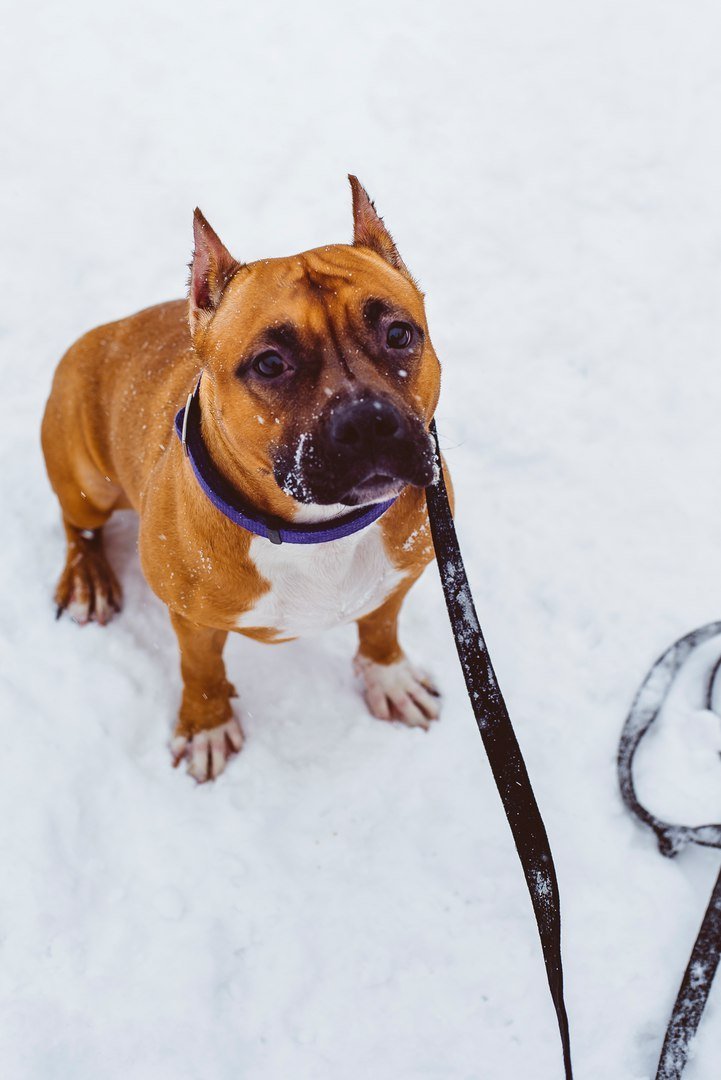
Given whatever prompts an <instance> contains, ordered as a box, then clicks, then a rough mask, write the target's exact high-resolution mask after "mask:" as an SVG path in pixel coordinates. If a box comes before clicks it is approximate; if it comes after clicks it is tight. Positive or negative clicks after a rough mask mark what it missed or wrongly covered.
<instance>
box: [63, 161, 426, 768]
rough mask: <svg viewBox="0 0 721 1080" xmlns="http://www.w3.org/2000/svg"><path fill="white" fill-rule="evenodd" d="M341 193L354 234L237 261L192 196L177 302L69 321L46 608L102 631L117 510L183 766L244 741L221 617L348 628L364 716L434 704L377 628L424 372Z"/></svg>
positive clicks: (214, 761) (406, 528)
mask: <svg viewBox="0 0 721 1080" xmlns="http://www.w3.org/2000/svg"><path fill="white" fill-rule="evenodd" d="M351 187H352V191H353V216H354V239H353V243H352V244H350V245H347V244H334V245H331V246H329V247H322V248H316V249H315V250H313V251H307V252H304V253H303V254H301V255H294V256H291V257H289V258H283V259H264V260H261V261H259V262H254V263H239V262H236V261H235V259H233V258H232V256H231V255H230V254H229V252H228V251H227V250H226V248H225V247H224V246H223V244H222V243H221V241H220V240H219V239H218V237H217V236H216V234H215V232H214V231H213V230H212V229H211V227H210V226H209V225H208V223H207V222H206V221H205V219H204V217H203V216H202V214H201V213H200V212H199V211H197V210H196V212H195V219H194V233H195V251H194V254H193V262H192V269H191V278H190V296H189V299H188V301H183V300H178V301H173V302H170V303H166V304H160V305H158V306H157V307H152V308H148V309H147V310H145V311H141V312H139V313H138V314H137V315H133V316H131V317H129V318H126V319H121V320H120V321H119V322H116V323H112V324H111V325H108V326H102V327H99V328H98V329H96V330H92V331H91V332H90V333H88V334H86V335H85V336H84V337H83V338H81V339H80V341H78V342H77V343H76V344H75V345H73V346H72V348H71V349H70V350H69V351H68V352H67V353H66V355H65V356H64V357H63V359H62V360H61V362H60V364H59V366H58V369H57V372H56V374H55V379H54V382H53V387H52V392H51V394H50V399H49V401H48V404H47V409H46V412H45V418H44V421H43V430H42V438H43V450H44V453H45V460H46V464H47V470H48V474H49V476H50V481H51V483H52V486H53V488H54V490H55V493H56V495H57V497H58V500H59V502H60V506H61V510H62V517H63V524H64V528H65V534H66V537H67V556H66V563H65V568H64V570H63V572H62V574H61V576H60V580H59V582H58V586H57V591H56V601H57V606H58V612H62V611H63V610H67V611H68V612H69V614H70V615H71V616H72V617H73V618H74V619H75V621H76V622H78V623H81V624H82V623H86V622H88V621H90V620H95V621H96V622H98V623H103V624H104V623H106V622H107V621H108V620H109V619H110V618H111V617H112V615H113V613H114V612H116V611H118V610H119V608H120V601H121V591H120V586H119V585H118V582H117V580H116V577H115V575H114V573H113V571H112V568H111V567H110V565H109V563H108V561H107V558H106V555H105V552H104V549H103V540H102V528H103V525H104V524H105V522H106V521H107V520H108V518H109V517H110V515H111V514H112V512H113V510H116V509H121V508H133V509H135V510H136V511H137V512H138V514H139V516H140V540H139V547H140V557H141V561H142V566H143V571H144V573H145V576H146V578H147V580H148V582H149V584H150V586H151V588H152V589H153V590H154V591H155V592H156V593H157V595H158V596H159V597H160V598H161V600H163V601H164V603H165V604H167V606H168V608H169V610H170V617H171V620H172V623H173V626H174V628H175V631H176V634H177V636H178V644H179V646H180V657H181V671H182V677H183V697H182V703H181V707H180V715H179V718H178V723H177V727H176V729H175V734H174V737H173V739H172V742H171V747H172V752H173V756H174V759H175V761H176V762H177V761H180V760H182V759H184V758H187V761H188V767H189V771H190V773H191V774H192V775H193V776H194V777H195V778H196V779H197V780H200V781H202V780H207V779H211V778H214V777H216V776H217V775H218V774H219V773H220V772H221V771H222V770H223V768H224V767H225V765H226V762H227V760H228V758H229V756H230V755H231V754H232V753H233V752H234V751H237V750H239V749H240V747H241V744H242V739H243V736H242V732H241V727H240V724H239V721H238V720H237V719H236V717H235V716H234V714H233V711H232V708H231V702H230V699H231V698H232V697H234V696H235V690H234V688H233V686H232V685H231V684H230V683H229V682H228V680H227V678H226V673H225V666H224V664H223V655H222V654H223V646H224V644H225V640H226V637H227V635H228V632H229V631H231V630H234V631H237V632H239V633H241V634H246V635H248V636H250V637H253V638H256V639H258V640H260V641H264V642H269V643H273V642H279V641H287V640H288V639H290V638H293V637H297V636H299V635H301V634H305V633H308V632H311V631H315V630H319V629H325V628H326V627H332V626H335V625H337V624H339V623H344V622H351V621H353V622H356V623H357V626H358V652H357V655H356V659H355V666H356V671H357V672H358V675H359V677H360V679H361V680H362V683H363V685H364V690H365V697H366V701H367V704H368V707H369V709H370V711H371V712H372V713H373V715H374V716H377V717H379V718H380V719H384V720H399V721H402V722H404V723H406V724H409V725H414V726H420V727H427V726H428V724H429V722H430V721H431V720H433V719H434V718H435V717H437V715H438V695H437V692H436V691H435V689H434V688H433V686H432V684H431V683H430V681H429V680H428V678H427V676H425V675H422V674H421V673H420V672H419V671H418V670H417V669H416V668H415V667H414V666H413V665H412V664H411V663H410V662H409V661H408V659H407V658H406V657H405V655H404V653H403V650H402V649H401V647H400V645H399V642H398V633H397V625H398V615H399V611H400V608H401V605H402V603H403V600H404V597H405V595H406V593H407V592H408V590H409V589H410V587H411V585H412V584H413V582H414V581H416V580H417V578H418V577H419V575H420V574H421V572H422V570H423V568H424V567H425V565H426V564H427V563H428V562H429V561H430V559H431V558H432V555H433V552H432V545H431V540H430V533H429V529H428V521H427V516H426V508H425V499H424V492H423V489H424V487H425V485H427V484H428V483H429V482H430V481H431V480H432V478H433V454H432V446H431V441H430V437H429V434H428V426H429V423H430V421H431V418H432V416H433V412H434V410H435V407H436V403H437V401H438V393H439V387H440V369H439V365H438V360H437V358H436V355H435V353H434V351H433V346H432V345H431V341H430V337H429V334H428V327H427V324H426V317H425V312H424V306H423V296H422V294H421V292H420V291H419V289H418V288H417V286H416V284H415V282H414V281H413V278H412V277H411V275H410V274H409V272H408V270H407V269H406V266H405V264H404V263H403V260H402V259H401V257H400V255H399V254H398V251H397V250H396V247H395V244H394V242H393V240H392V238H391V236H390V234H389V232H388V231H387V229H386V228H385V226H384V224H383V222H382V220H381V219H380V217H379V216H378V215H377V214H376V212H375V209H374V207H373V204H372V203H371V201H370V200H369V198H368V196H367V194H366V192H365V191H364V190H363V188H362V187H361V186H360V184H359V183H358V181H357V180H356V179H355V178H354V177H351ZM184 406H185V409H184V410H183V407H184ZM179 436H181V437H179Z"/></svg>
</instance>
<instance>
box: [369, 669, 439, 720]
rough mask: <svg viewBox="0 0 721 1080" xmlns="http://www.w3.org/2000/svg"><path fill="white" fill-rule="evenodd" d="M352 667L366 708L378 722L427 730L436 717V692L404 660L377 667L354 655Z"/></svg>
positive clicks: (430, 684)
mask: <svg viewBox="0 0 721 1080" xmlns="http://www.w3.org/2000/svg"><path fill="white" fill-rule="evenodd" d="M353 666H354V668H355V672H356V674H357V675H358V676H359V677H360V679H361V680H362V683H363V692H364V696H365V700H366V705H367V706H368V709H369V711H370V712H371V713H372V714H373V716H375V717H377V718H378V719H379V720H400V721H401V722H402V723H403V724H408V726H409V727H421V728H425V729H426V730H427V729H428V727H429V726H430V723H431V720H437V719H438V717H439V716H440V711H441V710H440V694H439V693H438V690H437V689H436V687H435V686H434V685H433V683H432V682H431V680H430V678H429V677H428V676H427V675H423V674H421V673H420V672H419V671H417V670H416V668H414V667H413V665H412V664H411V663H410V662H409V661H408V660H406V658H405V657H403V658H402V659H401V660H398V661H396V663H394V664H377V663H376V662H375V661H374V660H369V659H368V657H366V656H361V655H358V656H356V658H355V661H354V664H353Z"/></svg>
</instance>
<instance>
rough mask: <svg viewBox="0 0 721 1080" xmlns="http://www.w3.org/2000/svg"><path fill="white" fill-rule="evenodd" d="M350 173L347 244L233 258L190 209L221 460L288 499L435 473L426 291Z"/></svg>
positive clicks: (195, 330)
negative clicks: (237, 464)
mask: <svg viewBox="0 0 721 1080" xmlns="http://www.w3.org/2000/svg"><path fill="white" fill-rule="evenodd" d="M350 182H351V187H352V191H353V217H354V238H353V244H352V245H346V244H334V245H332V246H329V247H323V248H316V249H315V250H313V251H307V252H304V253H303V254H301V255H295V256H291V257H290V258H284V259H265V260H262V261H259V262H254V263H249V264H242V263H238V262H236V261H235V260H234V259H233V258H232V256H231V255H230V254H229V252H228V251H227V250H226V248H225V247H224V246H223V244H222V243H221V241H220V240H219V238H218V237H217V236H216V234H215V232H214V231H213V230H212V229H211V227H210V226H209V225H208V223H207V222H206V220H205V218H204V217H203V215H202V214H201V213H200V211H199V210H196V212H195V219H194V232H195V251H194V255H193V261H192V265H191V276H190V303H189V318H190V328H191V334H192V338H193V343H194V346H195V349H196V351H197V353H198V355H199V357H200V359H201V362H202V365H203V369H204V371H205V373H206V377H207V381H208V382H209V388H208V394H209V395H210V397H209V400H210V402H211V412H212V418H213V420H214V421H215V422H216V423H217V425H218V426H219V427H220V429H221V432H222V437H223V441H224V443H225V445H226V446H227V447H228V449H229V452H230V454H231V457H233V458H234V459H235V460H237V461H243V462H244V463H245V464H246V466H247V465H250V467H251V468H252V471H253V473H254V474H255V476H256V477H258V478H259V479H260V480H262V483H263V484H264V485H274V486H275V488H276V494H277V489H278V488H279V489H280V490H281V491H282V492H284V493H285V495H286V496H287V497H290V498H292V499H293V500H295V502H296V503H312V504H322V505H331V504H342V505H344V506H359V505H363V504H367V503H373V502H379V501H382V500H383V499H387V498H390V497H391V496H393V495H396V494H398V492H400V491H401V490H402V488H403V487H405V485H407V484H414V485H417V486H419V487H420V486H424V485H426V484H428V483H429V482H430V481H431V479H432V476H433V453H432V445H431V441H430V436H429V434H428V425H429V423H430V420H431V418H432V416H433V412H434V410H435V407H436V403H437V401H438V394H439V389H440V368H439V364H438V359H437V357H436V355H435V353H434V351H433V346H432V345H431V341H430V337H429V335H428V327H427V324H426V317H425V312H424V307H423V295H422V293H421V292H420V291H419V289H418V287H417V286H416V284H415V282H414V281H413V278H412V277H411V275H410V274H409V272H408V270H407V269H406V267H405V265H404V263H403V260H402V259H401V257H400V255H399V254H398V251H397V250H396V247H395V244H394V242H393V240H392V238H391V235H390V233H389V232H388V231H387V229H386V228H385V226H384V224H383V222H382V220H381V218H380V217H379V216H378V214H377V213H376V211H375V208H374V206H373V203H372V202H371V201H370V199H369V197H368V195H367V194H366V192H365V191H364V189H363V188H362V187H361V185H360V184H359V183H358V181H357V180H356V178H355V177H350ZM276 504H277V500H276Z"/></svg>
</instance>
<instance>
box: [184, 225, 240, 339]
mask: <svg viewBox="0 0 721 1080" xmlns="http://www.w3.org/2000/svg"><path fill="white" fill-rule="evenodd" d="M193 240H194V249H193V261H192V262H191V264H190V290H189V297H188V301H189V303H188V318H189V321H190V333H191V334H192V335H193V337H194V336H195V334H196V333H197V331H198V330H201V329H202V328H203V327H204V326H206V325H207V324H208V323H209V322H210V320H211V318H212V317H213V312H214V311H215V309H216V308H217V306H218V304H219V303H220V300H221V297H222V295H223V293H224V291H225V288H226V286H227V284H228V282H229V281H230V279H231V278H232V276H233V274H234V273H235V272H236V270H238V269H239V268H240V263H239V262H236V261H235V259H234V258H233V256H232V255H231V254H230V252H229V251H228V249H227V248H226V247H225V245H224V244H223V243H222V241H221V240H220V238H219V236H218V235H217V233H216V232H215V230H214V229H212V228H211V227H210V225H209V224H208V222H207V221H206V220H205V218H204V217H203V215H202V214H201V212H200V210H198V208H197V207H196V209H195V213H194V214H193Z"/></svg>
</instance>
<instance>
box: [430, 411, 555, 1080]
mask: <svg viewBox="0 0 721 1080" xmlns="http://www.w3.org/2000/svg"><path fill="white" fill-rule="evenodd" d="M430 433H431V436H432V438H433V443H434V448H435V463H436V477H437V478H436V480H434V482H433V483H432V484H430V485H429V486H428V487H427V488H426V502H427V504H428V519H429V521H430V526H431V535H432V537H433V545H434V547H435V550H436V558H437V562H438V571H439V573H440V576H441V585H442V587H443V593H444V596H445V600H446V606H447V608H448V615H449V617H450V621H451V627H452V629H453V636H454V638H455V642H456V649H457V651H458V659H459V660H460V663H461V668H462V669H463V675H464V677H465V680H466V687H467V689H468V696H469V698H470V701H471V707H472V709H473V713H474V715H475V718H476V723H477V724H478V730H479V732H480V735H481V738H482V740H483V745H484V747H485V750H486V754H487V755H488V761H489V763H490V766H491V770H492V772H493V779H494V780H495V783H496V787H497V788H498V792H499V794H500V796H501V802H502V803H503V809H504V810H505V813H506V817H507V819H508V824H509V826H510V828H511V833H512V834H513V840H514V842H515V845H516V850H517V851H518V857H519V859H520V860H521V865H522V867H523V873H524V876H525V878H526V885H527V886H528V891H529V893H530V896H531V903H532V905H533V912H534V915H535V917H536V923H537V925H538V933H539V936H540V939H541V948H542V950H543V959H544V962H545V965H546V975H547V978H548V986H549V989H550V991H551V997H552V998H553V1004H554V1007H555V1010H556V1016H557V1018H558V1030H559V1033H560V1036H561V1046H562V1049H563V1064H564V1070H565V1077H566V1080H573V1071H572V1067H571V1040H570V1033H569V1027H568V1016H567V1014H566V1005H565V1001H564V997H563V965H562V959H561V913H560V898H559V892H558V881H557V878H556V870H555V866H554V863H553V856H552V854H551V847H550V844H549V842H548V836H547V835H546V829H545V826H544V824H543V818H542V817H541V813H540V810H539V809H538V804H537V802H536V798H535V795H534V794H533V788H532V787H531V781H530V780H529V777H528V772H527V771H526V765H525V762H524V760H523V756H522V754H521V749H520V747H519V745H518V740H517V739H516V735H515V732H514V730H513V725H512V724H511V718H510V716H509V715H508V709H507V708H506V703H505V701H504V700H503V694H502V693H501V689H500V687H499V685H498V681H497V679H496V674H495V672H494V670H493V665H492V663H491V658H490V656H489V654H488V649H487V648H486V643H485V640H484V638H483V632H482V630H481V626H480V623H479V621H478V615H477V614H476V609H475V605H474V603H473V596H472V594H471V589H470V586H469V584H468V578H467V577H466V571H465V567H464V565H463V559H462V557H461V552H460V547H459V545H458V537H457V536H456V530H455V526H454V524H453V515H452V514H451V507H450V502H449V499H448V491H447V489H446V483H445V479H444V477H443V462H442V458H441V452H440V446H439V444H438V433H437V431H436V425H435V421H432V422H431V425H430Z"/></svg>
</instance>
